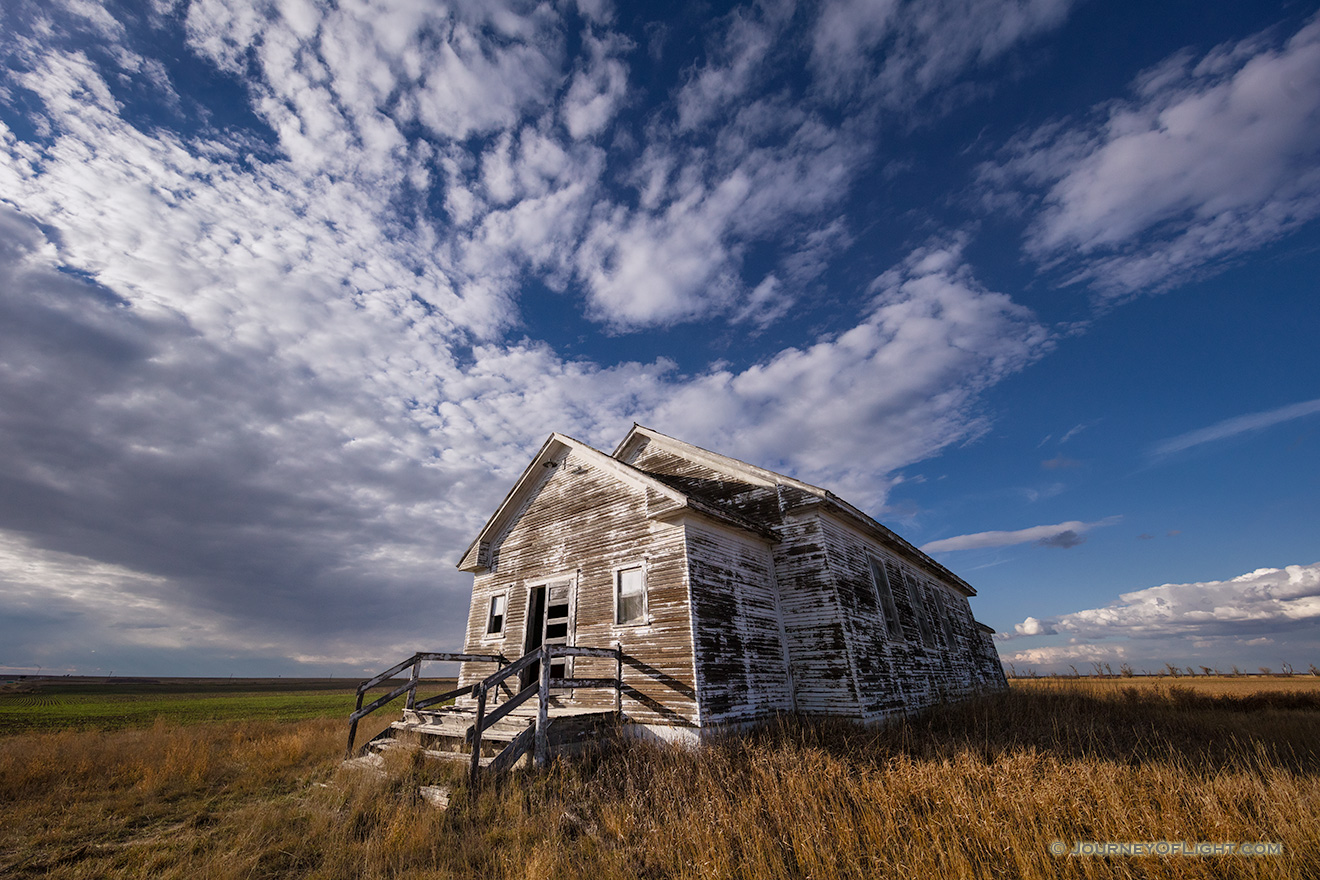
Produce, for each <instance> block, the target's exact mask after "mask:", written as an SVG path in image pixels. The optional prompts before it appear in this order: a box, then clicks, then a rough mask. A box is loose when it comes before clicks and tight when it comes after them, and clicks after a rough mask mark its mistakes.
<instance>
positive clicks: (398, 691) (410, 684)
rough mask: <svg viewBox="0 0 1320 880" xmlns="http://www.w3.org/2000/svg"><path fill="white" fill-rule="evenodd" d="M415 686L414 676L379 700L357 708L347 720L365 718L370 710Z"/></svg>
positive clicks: (373, 710)
mask: <svg viewBox="0 0 1320 880" xmlns="http://www.w3.org/2000/svg"><path fill="white" fill-rule="evenodd" d="M415 687H417V679H415V678H412V679H409V680H408V681H406V682H404V683H403V684H401V685H399V686H398V687H396V688H395V689H394V690H392V691H390V692H389V693H388V694H386V695H385V696H383V697H381V698H380V699H379V700H376V701H375V702H373V703H372V704H371V705H369V706H367V707H366V708H363V709H358V710H357V711H356V712H354V713H353V714H352V715H350V716H348V720H349V721H357V720H358V719H360V718H365V717H366V716H368V715H370V714H371V713H372V712H375V711H376V710H377V709H379V708H380V707H381V706H384V705H385V704H386V703H388V702H389V701H390V700H393V699H397V698H398V697H400V696H402V695H403V694H405V693H407V692H408V691H409V690H410V689H412V688H415Z"/></svg>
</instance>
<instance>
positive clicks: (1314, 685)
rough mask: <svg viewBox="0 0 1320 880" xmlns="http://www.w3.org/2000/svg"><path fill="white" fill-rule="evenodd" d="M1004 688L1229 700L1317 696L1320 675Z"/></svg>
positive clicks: (1030, 683) (1037, 681)
mask: <svg viewBox="0 0 1320 880" xmlns="http://www.w3.org/2000/svg"><path fill="white" fill-rule="evenodd" d="M1008 684H1009V686H1010V687H1013V688H1027V689H1045V690H1051V689H1058V688H1063V689H1065V690H1074V691H1081V692H1083V693H1089V694H1095V695H1096V696H1104V695H1106V694H1112V693H1115V692H1121V691H1124V690H1127V689H1128V688H1137V689H1139V690H1154V691H1160V692H1164V691H1168V690H1169V688H1190V689H1191V690H1192V691H1194V692H1196V693H1198V694H1209V695H1211V696H1231V697H1245V696H1251V695H1254V694H1262V693H1279V692H1283V693H1290V694H1297V693H1302V694H1305V693H1311V694H1320V675H1180V676H1178V677H1177V678H1174V677H1173V676H1168V675H1140V676H1132V677H1130V678H1124V677H1122V676H1108V677H1097V676H1081V677H1079V678H1065V677H1059V678H1054V677H1049V676H1047V677H1044V678H1012V679H1009V682H1008Z"/></svg>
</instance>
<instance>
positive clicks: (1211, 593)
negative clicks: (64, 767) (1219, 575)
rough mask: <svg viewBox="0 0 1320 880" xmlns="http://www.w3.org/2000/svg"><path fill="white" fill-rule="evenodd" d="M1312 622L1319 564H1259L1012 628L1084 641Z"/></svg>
mask: <svg viewBox="0 0 1320 880" xmlns="http://www.w3.org/2000/svg"><path fill="white" fill-rule="evenodd" d="M1318 620H1320V562H1316V563H1312V564H1310V565H1289V566H1286V567H1284V568H1260V569H1257V570H1255V571H1252V572H1248V573H1246V574H1244V575H1239V576H1238V577H1235V578H1230V579H1229V580H1224V581H1203V582H1198V583H1190V584H1161V585H1160V586H1158V587H1149V588H1147V589H1144V590H1137V591H1135V592H1131V593H1123V594H1121V595H1120V596H1119V597H1118V599H1117V600H1115V601H1114V602H1113V603H1111V604H1109V605H1106V606H1105V607H1103V608H1090V609H1087V610H1084V611H1074V612H1072V613H1069V614H1062V615H1058V616H1056V617H1048V618H1044V619H1037V618H1035V617H1028V618H1027V619H1026V620H1024V621H1023V622H1022V623H1019V624H1017V625H1016V626H1015V627H1014V630H1015V631H1016V635H1018V636H1038V635H1056V634H1067V635H1069V636H1072V637H1075V638H1078V639H1085V640H1095V639H1103V638H1107V637H1120V636H1121V637H1126V638H1164V637H1168V636H1175V635H1224V634H1226V633H1234V634H1237V633H1242V632H1247V631H1263V630H1269V629H1272V628H1275V627H1291V626H1295V625H1302V624H1306V625H1311V624H1312V622H1313V621H1318Z"/></svg>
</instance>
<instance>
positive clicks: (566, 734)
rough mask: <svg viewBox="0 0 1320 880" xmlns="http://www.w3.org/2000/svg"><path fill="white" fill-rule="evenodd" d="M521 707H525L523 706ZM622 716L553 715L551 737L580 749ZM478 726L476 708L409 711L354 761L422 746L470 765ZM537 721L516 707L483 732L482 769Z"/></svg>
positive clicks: (555, 744)
mask: <svg viewBox="0 0 1320 880" xmlns="http://www.w3.org/2000/svg"><path fill="white" fill-rule="evenodd" d="M519 708H522V707H519ZM616 722H617V716H616V715H615V714H614V713H613V712H595V711H583V710H579V711H571V710H570V711H567V712H563V713H562V714H558V715H555V716H552V717H551V718H550V719H549V727H548V739H549V745H550V748H551V750H552V751H554V752H560V753H563V752H573V751H578V750H580V749H581V748H582V747H583V746H584V745H585V744H586V743H587V742H590V741H591V740H593V739H595V738H597V737H599V736H601V735H602V734H603V733H604V732H605V731H606V730H607V729H610V728H613V727H614V726H615V724H616ZM475 724H476V712H475V710H472V709H467V708H462V707H454V706H446V707H444V708H443V709H435V710H415V709H404V710H403V718H402V719H401V720H399V721H395V722H392V723H391V724H390V726H389V727H388V728H386V729H385V730H384V731H382V733H381V734H380V735H379V736H377V737H376V738H375V739H373V740H372V741H371V742H369V743H367V745H366V749H365V750H364V755H363V757H362V758H353V759H350V760H351V761H353V762H358V763H363V760H364V758H365V759H367V763H371V765H372V766H374V767H378V766H380V765H381V764H383V763H384V762H383V759H382V756H383V755H384V754H385V753H386V752H388V751H390V750H393V749H407V750H410V751H416V750H420V751H421V754H422V756H423V757H425V758H427V759H428V760H434V761H447V762H453V763H463V764H467V763H470V762H471V760H472V745H471V731H472V727H473V725H475ZM535 724H536V711H535V709H534V708H529V709H528V710H526V711H514V712H511V713H509V714H508V715H506V716H505V717H503V718H501V719H499V720H498V721H496V722H495V723H494V724H492V725H491V726H490V727H488V728H486V729H485V730H484V731H483V732H482V734H481V757H480V758H479V759H478V760H479V763H480V766H481V767H483V768H484V767H488V766H490V764H491V763H492V762H493V761H494V760H495V756H496V755H498V754H499V753H500V752H501V751H502V750H503V749H504V747H505V746H507V745H508V744H509V743H511V742H512V741H513V740H514V739H515V738H517V737H518V736H519V735H521V734H522V733H524V732H525V731H526V730H528V729H529V728H531V727H534V726H535Z"/></svg>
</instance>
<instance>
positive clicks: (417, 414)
mask: <svg viewBox="0 0 1320 880" xmlns="http://www.w3.org/2000/svg"><path fill="white" fill-rule="evenodd" d="M0 55H2V57H3V64H2V65H0V449H3V451H4V455H3V456H2V457H0V667H2V668H4V669H7V670H10V671H32V670H35V669H36V668H37V667H38V666H40V667H41V668H42V669H43V670H44V671H51V672H83V673H104V672H108V671H110V670H114V671H115V672H116V674H148V675H150V674H157V675H159V674H229V673H236V674H272V675H273V674H286V675H287V674H316V675H320V674H325V673H327V672H334V673H337V674H356V673H358V672H360V671H362V670H364V669H375V668H377V667H379V666H381V665H382V664H383V663H388V662H392V661H393V660H394V659H396V658H397V656H404V655H406V654H409V653H411V652H412V651H414V650H417V649H420V648H424V647H430V648H433V649H444V648H456V647H458V646H459V644H460V641H461V634H462V630H463V626H464V622H465V619H466V609H467V592H468V589H469V584H470V579H469V576H467V575H464V574H462V573H460V572H458V571H456V570H455V569H454V567H453V565H454V562H455V561H456V559H457V557H458V555H459V554H460V553H461V552H462V550H463V548H464V547H466V545H467V543H468V541H469V540H470V538H471V536H472V535H473V534H475V532H476V530H477V529H478V528H479V527H480V525H481V523H482V522H483V521H484V519H485V517H486V515H488V514H489V512H490V511H491V510H492V509H493V508H494V506H495V505H496V504H497V503H498V501H499V499H500V498H502V497H503V495H504V493H505V492H506V491H507V489H508V487H509V485H510V484H511V482H512V481H513V479H514V478H515V477H516V475H517V474H518V473H519V471H521V469H522V468H523V467H524V465H525V464H526V462H527V460H528V459H529V458H530V456H531V455H532V454H533V452H534V451H535V450H536V449H537V448H538V447H539V445H540V444H541V442H542V441H543V440H544V439H545V437H546V436H547V435H548V434H549V433H550V432H551V431H561V432H564V433H566V434H570V435H572V436H575V437H578V438H580V439H582V440H584V441H587V442H589V443H592V444H593V445H595V446H597V447H598V448H603V449H607V450H608V449H611V448H613V446H614V444H615V443H617V441H618V440H619V439H620V438H621V437H622V436H623V434H624V433H625V432H626V430H627V428H628V427H629V426H630V425H631V424H632V423H633V422H634V421H637V422H640V423H642V424H645V425H648V426H650V427H654V428H656V429H658V430H661V431H664V432H666V433H669V434H672V435H674V436H677V437H680V438H682V439H685V440H688V441H690V442H694V443H697V444H700V445H703V446H706V447H709V448H712V449H716V450H718V451H721V452H725V453H727V454H731V455H735V456H738V457H741V458H744V459H746V460H748V461H751V462H753V463H755V464H759V465H763V466H766V467H771V468H775V469H778V470H782V471H784V472H786V473H790V474H792V475H794V476H796V477H799V478H801V479H804V480H808V481H810V482H813V483H816V484H818V485H822V486H825V487H827V488H830V489H832V490H834V491H836V492H838V493H839V494H840V495H842V496H843V497H845V498H847V499H849V500H850V501H853V502H854V503H856V504H858V505H859V506H862V507H864V508H865V509H867V510H868V511H870V512H872V513H873V514H874V515H875V516H877V518H879V519H880V520H881V521H882V522H885V523H887V524H889V525H891V526H892V527H894V528H895V529H896V530H898V531H899V532H900V533H901V534H903V535H904V536H905V537H907V538H908V539H909V540H911V541H913V542H914V543H916V544H919V545H922V546H924V547H926V548H927V550H928V552H930V553H932V554H933V555H935V556H936V558H938V559H939V560H940V561H941V562H943V563H944V564H946V565H948V566H949V567H951V568H952V569H953V570H954V571H956V572H958V573H959V574H961V575H963V576H964V577H965V578H966V579H968V580H969V581H970V582H971V583H973V584H974V585H975V586H976V587H977V588H978V589H979V591H980V596H979V597H978V598H977V599H976V600H975V602H974V610H975V611H976V613H977V614H978V616H979V617H980V618H981V619H983V620H985V621H986V622H987V623H989V624H990V625H992V626H994V627H995V628H996V630H998V631H1000V632H1001V633H1002V634H1003V638H1002V639H1001V641H1000V651H1001V653H1002V655H1003V656H1004V658H1005V659H1006V660H1007V661H1009V662H1012V663H1014V665H1015V666H1016V667H1017V668H1020V669H1021V668H1035V669H1038V670H1041V671H1049V670H1054V669H1061V670H1066V669H1067V668H1068V666H1069V665H1070V664H1075V665H1077V666H1078V667H1080V668H1083V669H1089V668H1090V667H1091V664H1093V663H1110V664H1111V665H1112V666H1114V667H1115V668H1117V666H1118V665H1119V664H1120V663H1130V664H1132V665H1133V666H1135V667H1136V668H1138V669H1140V668H1150V669H1157V668H1160V667H1163V666H1164V665H1165V664H1166V663H1176V664H1178V665H1180V666H1188V665H1196V666H1200V665H1207V666H1211V667H1219V668H1224V669H1228V668H1230V667H1231V666H1233V665H1238V666H1240V667H1242V668H1248V669H1254V668H1255V667H1257V666H1269V667H1272V668H1275V669H1277V668H1280V667H1281V665H1282V664H1283V663H1285V662H1286V663H1290V664H1292V665H1293V666H1295V667H1297V668H1299V669H1305V668H1306V666H1307V665H1308V664H1310V663H1320V637H1317V629H1316V624H1317V622H1320V542H1318V541H1317V528H1316V523H1317V522H1318V521H1320V500H1317V499H1320V468H1317V467H1316V465H1315V462H1316V461H1317V458H1318V452H1320V354H1318V353H1317V346H1316V344H1315V336H1316V331H1317V328H1318V327H1320V321H1317V317H1320V307H1317V305H1316V293H1317V282H1316V279H1317V277H1320V223H1317V222H1316V218H1317V215H1320V18H1317V6H1316V4H1314V3H1278V4H1241V3H1213V2H1212V3H1167V4H1159V5H1158V6H1157V7H1156V8H1154V9H1152V8H1151V7H1150V6H1149V4H1106V3H1094V2H1092V3H1074V2H1069V0H985V2H955V0H928V2H923V3H901V2H876V3H867V2H856V0H847V2H842V0H841V2H828V3H820V4H794V3H789V2H782V3H764V4H759V5H755V4H752V5H713V4H695V3H693V4H666V5H664V6H655V5H649V4H648V5H629V4H614V3H610V2H608V0H591V2H587V0H582V2H578V3H576V4H575V3H561V4H556V3H549V2H547V3H541V4H530V3H528V4H518V3H511V4H503V3H499V2H493V0H492V2H479V3H450V4H440V3H431V2H421V0H389V2H385V0H381V2H365V0H352V2H349V0H345V2H340V3H337V4H314V3H311V2H308V0H287V2H270V3H256V2H253V0H242V2H239V0H197V2H183V0H153V2H145V0H144V2H141V3H134V4H119V3H102V4H98V3H94V2H88V0H56V2H42V3H26V2H21V0H20V2H15V3H6V4H5V6H4V7H3V9H0Z"/></svg>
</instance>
